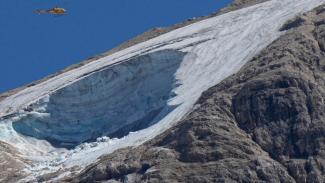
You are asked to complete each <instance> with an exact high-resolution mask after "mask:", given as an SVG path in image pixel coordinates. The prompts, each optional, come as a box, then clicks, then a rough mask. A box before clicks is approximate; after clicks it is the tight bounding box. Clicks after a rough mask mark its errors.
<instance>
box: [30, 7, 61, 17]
mask: <svg viewBox="0 0 325 183" xmlns="http://www.w3.org/2000/svg"><path fill="white" fill-rule="evenodd" d="M34 12H35V13H37V14H39V15H40V14H52V15H66V14H67V10H66V9H64V8H60V7H57V6H56V7H54V8H51V9H48V10H44V9H37V10H35V11H34Z"/></svg>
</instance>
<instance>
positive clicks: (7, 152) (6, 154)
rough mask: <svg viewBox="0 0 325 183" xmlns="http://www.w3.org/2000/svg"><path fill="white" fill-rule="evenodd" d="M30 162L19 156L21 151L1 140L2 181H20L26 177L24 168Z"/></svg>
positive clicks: (0, 170)
mask: <svg viewBox="0 0 325 183" xmlns="http://www.w3.org/2000/svg"><path fill="white" fill-rule="evenodd" d="M26 163H27V164H28V161H27V160H24V159H23V158H21V157H20V156H19V153H18V152H17V151H16V150H15V148H14V147H12V146H11V145H9V144H7V143H5V142H2V141H0V182H6V183H11V182H18V181H19V180H21V179H22V178H24V177H26V173H25V172H24V171H23V169H24V168H25V166H26Z"/></svg>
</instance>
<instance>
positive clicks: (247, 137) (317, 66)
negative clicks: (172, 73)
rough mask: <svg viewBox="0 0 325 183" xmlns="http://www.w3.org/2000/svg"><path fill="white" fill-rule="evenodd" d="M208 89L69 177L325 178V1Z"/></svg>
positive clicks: (311, 182) (311, 181)
mask: <svg viewBox="0 0 325 183" xmlns="http://www.w3.org/2000/svg"><path fill="white" fill-rule="evenodd" d="M282 30H287V31H288V32H287V33H285V34H284V35H283V36H281V37H280V38H279V39H277V40H276V41H275V42H274V43H272V44H271V45H270V46H268V47H267V48H266V49H265V50H264V51H262V52H261V53H260V54H259V55H258V56H256V57H255V58H253V59H252V60H251V61H250V62H248V63H247V64H246V65H245V66H244V67H243V68H242V69H241V70H240V71H239V72H238V73H237V74H235V75H233V76H231V77H229V78H227V79H226V80H224V81H223V82H221V83H220V84H218V85H216V86H215V87H212V88H210V89H209V90H208V91H206V92H204V93H203V95H202V96H201V98H200V99H199V101H198V102H197V105H196V106H195V108H194V109H193V111H192V112H191V113H190V114H189V115H188V116H187V117H185V118H184V120H182V121H181V122H179V123H178V125H176V126H175V127H173V128H172V129H170V130H167V131H166V132H164V133H163V134H161V135H159V136H158V137H156V138H154V139H153V140H151V141H150V142H148V143H146V144H144V145H141V146H139V147H137V148H126V149H120V150H118V151H116V152H114V153H112V154H110V155H106V156H103V157H101V159H100V160H99V161H98V162H97V163H94V164H92V165H90V166H89V167H87V168H86V169H85V170H84V171H83V172H81V173H80V174H79V175H77V176H76V177H69V178H65V181H67V182H104V181H105V182H193V183H194V182H297V183H322V182H324V181H325V100H324V99H325V57H324V55H325V7H324V6H322V7H318V8H316V9H315V10H314V11H312V12H309V13H307V14H304V15H302V16H300V17H297V18H296V19H295V20H292V21H289V22H288V23H287V24H286V25H284V26H283V28H282Z"/></svg>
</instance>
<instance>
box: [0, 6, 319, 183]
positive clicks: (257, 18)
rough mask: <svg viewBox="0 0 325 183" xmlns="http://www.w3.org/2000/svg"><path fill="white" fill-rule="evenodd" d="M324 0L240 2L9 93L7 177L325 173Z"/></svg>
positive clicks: (5, 106) (302, 178) (147, 178)
mask: <svg viewBox="0 0 325 183" xmlns="http://www.w3.org/2000/svg"><path fill="white" fill-rule="evenodd" d="M323 3H325V1H324V0H295V1H292V0H281V1H280V0H270V1H249V0H247V1H235V2H234V3H233V4H232V5H231V6H229V7H227V8H225V9H223V10H221V11H220V12H219V13H215V14H213V15H211V16H207V17H201V18H198V19H193V20H189V21H188V22H185V23H181V24H178V25H175V26H173V27H170V28H166V29H153V30H151V31H149V32H147V33H145V34H144V35H142V36H139V37H137V38H135V39H133V40H131V41H129V42H127V43H126V44H123V45H122V46H120V47H119V48H117V49H115V50H113V51H111V52H108V53H106V54H103V55H102V56H100V57H96V58H94V59H91V60H90V61H87V62H85V63H83V64H80V65H77V66H74V67H71V68H68V69H67V70H65V71H63V72H60V73H58V74H55V75H53V76H51V77H48V78H46V79H44V80H42V81H39V82H36V83H34V84H31V85H29V86H27V87H23V88H20V89H17V90H15V91H12V92H9V93H6V94H4V95H3V99H2V100H1V101H0V116H1V118H0V128H1V134H0V142H1V143H0V148H1V152H0V160H1V163H0V168H1V170H2V171H1V172H0V175H1V177H0V181H2V182H17V181H20V182H299V183H300V182H324V181H325V168H324V167H325V161H324V160H325V159H324V157H325V153H324V152H325V151H324V150H325V143H324V142H325V124H324V123H325V117H324V113H325V105H324V98H325V77H324V76H325V60H324V51H325V48H324V46H325V39H324V35H323V34H324V32H325V27H324V25H325V7H324V6H322V4H323Z"/></svg>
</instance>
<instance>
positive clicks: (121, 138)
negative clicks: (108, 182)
mask: <svg viewBox="0 0 325 183" xmlns="http://www.w3.org/2000/svg"><path fill="white" fill-rule="evenodd" d="M323 3H325V0H271V1H267V2H265V3H261V4H257V5H254V6H251V7H248V8H244V9H240V10H237V11H233V12H229V13H226V14H223V15H219V16H217V17H213V18H209V19H206V20H203V21H200V22H197V23H194V24H191V25H188V26H186V27H183V28H179V29H177V30H174V31H172V32H169V33H166V34H164V35H161V36H159V37H156V38H154V39H151V40H149V41H146V42H143V43H140V44H137V45H135V46H132V47H130V48H127V49H124V50H122V51H119V52H117V53H115V54H112V55H110V56H107V57H104V58H101V59H98V60H96V61H94V62H91V63H88V64H86V65H84V66H81V67H79V68H75V69H73V70H70V71H67V72H65V73H62V74H60V75H58V76H55V77H53V78H51V79H49V80H47V81H44V82H42V83H39V84H37V85H35V86H31V87H28V88H26V89H24V90H22V91H20V92H18V93H16V94H14V95H12V96H9V97H8V98H6V99H4V100H3V101H1V102H0V129H1V133H0V140H1V141H4V142H6V143H9V144H12V145H13V146H14V147H16V148H17V150H18V151H19V152H20V153H21V155H22V156H23V157H25V158H27V159H30V160H31V161H33V164H32V165H29V166H28V168H27V169H26V171H27V172H29V173H30V174H31V177H29V178H32V177H33V176H37V175H39V174H43V173H48V172H53V171H56V170H59V169H66V168H71V167H74V166H79V167H81V168H82V167H84V166H86V165H88V164H90V163H92V162H94V161H96V159H97V158H98V157H100V156H101V155H103V154H108V153H111V152H112V151H114V150H116V149H119V148H123V147H128V146H137V145H140V144H142V143H144V142H146V141H148V140H150V139H152V138H154V137H155V136H157V135H158V134H160V133H162V132H164V131H165V130H166V129H168V128H170V127H172V126H173V125H174V124H175V123H176V122H177V121H179V120H181V119H182V117H184V116H185V115H186V114H187V113H188V112H190V110H191V109H192V108H193V106H194V104H195V102H196V101H197V99H198V98H199V97H200V95H201V94H202V92H204V91H205V90H207V89H208V88H209V87H212V86H214V85H216V84H217V83H219V82H220V81H222V80H223V79H225V78H226V77H228V76H230V75H231V74H234V73H236V72H237V71H238V70H239V69H240V68H241V67H242V66H243V65H244V64H245V63H246V62H248V61H249V60H250V59H251V58H252V57H254V56H255V55H256V54H257V53H259V52H260V51H261V50H262V49H263V48H265V47H266V46H267V45H269V44H270V43H272V41H274V40H275V39H277V38H278V37H279V36H281V35H282V34H283V33H284V32H281V31H279V30H280V28H281V26H282V25H283V24H284V23H285V22H286V21H288V20H289V19H292V18H294V17H295V16H296V15H298V14H301V13H304V12H306V11H309V10H311V9H313V8H315V7H317V6H319V5H321V4H323ZM81 168H80V169H81Z"/></svg>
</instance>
